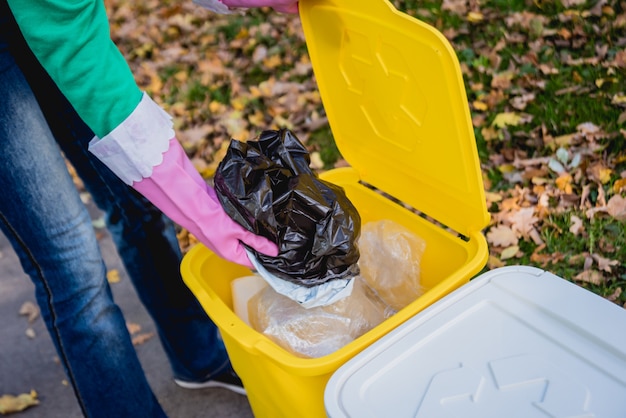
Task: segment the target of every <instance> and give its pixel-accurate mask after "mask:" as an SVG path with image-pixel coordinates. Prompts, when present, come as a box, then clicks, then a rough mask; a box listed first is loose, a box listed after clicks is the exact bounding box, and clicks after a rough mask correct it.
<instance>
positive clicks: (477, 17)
mask: <svg viewBox="0 0 626 418" xmlns="http://www.w3.org/2000/svg"><path fill="white" fill-rule="evenodd" d="M483 19H484V16H483V14H482V13H480V12H469V13H468V14H467V21H468V22H471V23H478V22H482V21H483Z"/></svg>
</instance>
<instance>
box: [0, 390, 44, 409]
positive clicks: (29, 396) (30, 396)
mask: <svg viewBox="0 0 626 418" xmlns="http://www.w3.org/2000/svg"><path fill="white" fill-rule="evenodd" d="M34 405H39V401H38V400H37V392H35V391H34V390H31V391H30V393H22V394H20V395H17V396H13V395H2V396H0V414H3V415H4V414H11V413H14V412H20V411H23V410H25V409H26V408H29V407H31V406H34Z"/></svg>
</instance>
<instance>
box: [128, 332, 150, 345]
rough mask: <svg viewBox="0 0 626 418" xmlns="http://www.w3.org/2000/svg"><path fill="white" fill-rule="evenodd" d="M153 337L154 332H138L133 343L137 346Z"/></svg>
mask: <svg viewBox="0 0 626 418" xmlns="http://www.w3.org/2000/svg"><path fill="white" fill-rule="evenodd" d="M152 337H154V332H144V333H141V334H137V335H135V336H134V337H133V340H132V341H133V345H134V346H137V345H141V344H143V343H145V342H146V341H148V340H150V339H151V338H152Z"/></svg>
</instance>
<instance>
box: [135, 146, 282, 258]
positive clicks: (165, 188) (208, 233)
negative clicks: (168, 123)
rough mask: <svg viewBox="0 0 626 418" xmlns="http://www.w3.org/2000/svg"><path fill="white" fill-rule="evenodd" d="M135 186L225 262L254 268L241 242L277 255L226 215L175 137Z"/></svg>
mask: <svg viewBox="0 0 626 418" xmlns="http://www.w3.org/2000/svg"><path fill="white" fill-rule="evenodd" d="M132 187H133V188H134V189H135V190H137V191H138V192H139V193H141V194H142V195H144V196H145V197H146V198H147V199H148V200H150V201H151V202H152V203H153V204H154V205H155V206H156V207H158V208H159V209H160V210H161V211H162V212H163V213H165V214H166V215H167V216H169V217H170V218H171V219H172V220H173V221H174V222H176V223H178V224H179V225H181V226H183V227H185V228H187V229H188V230H189V232H191V233H192V234H193V235H194V236H195V237H196V238H198V240H199V241H200V242H202V243H203V244H204V245H206V246H207V247H208V248H210V249H211V250H212V251H213V252H214V253H216V254H217V255H219V256H220V257H222V258H224V259H226V260H229V261H233V262H235V263H237V264H241V265H243V266H246V267H250V268H252V264H251V263H250V260H249V259H248V256H247V255H246V251H245V249H244V247H243V245H241V242H244V243H246V244H247V245H249V246H250V247H252V248H254V249H256V250H257V251H259V252H261V253H263V254H267V255H269V256H272V257H273V256H276V255H277V254H278V247H277V246H276V244H274V243H272V242H271V241H269V240H267V239H266V238H264V237H261V236H258V235H255V234H253V233H251V232H249V231H247V230H246V229H244V228H243V227H241V226H240V225H239V224H237V223H235V221H233V220H232V219H231V218H230V217H229V216H228V215H227V214H226V212H224V209H223V208H222V206H221V204H220V203H219V201H218V199H217V196H216V194H215V190H213V188H212V187H210V186H209V185H207V184H206V182H205V181H204V180H203V179H202V177H201V176H200V174H199V173H198V171H197V170H196V169H195V167H194V166H193V165H192V164H191V161H189V158H187V154H185V151H184V150H183V148H182V147H181V146H180V143H179V142H178V140H177V139H176V138H172V139H171V140H170V146H169V149H168V150H167V151H166V152H165V153H163V162H162V163H161V164H159V165H157V166H156V167H154V169H153V171H152V175H151V176H150V177H148V178H144V179H142V180H141V181H138V182H135V183H133V185H132Z"/></svg>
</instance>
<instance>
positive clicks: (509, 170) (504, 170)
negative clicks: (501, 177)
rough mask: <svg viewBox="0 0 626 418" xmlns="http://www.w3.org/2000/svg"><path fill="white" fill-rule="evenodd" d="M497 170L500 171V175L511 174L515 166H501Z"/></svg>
mask: <svg viewBox="0 0 626 418" xmlns="http://www.w3.org/2000/svg"><path fill="white" fill-rule="evenodd" d="M498 170H500V172H501V173H504V174H506V173H512V172H513V171H515V166H514V165H513V164H502V165H500V166H498Z"/></svg>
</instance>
